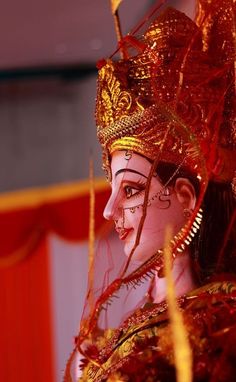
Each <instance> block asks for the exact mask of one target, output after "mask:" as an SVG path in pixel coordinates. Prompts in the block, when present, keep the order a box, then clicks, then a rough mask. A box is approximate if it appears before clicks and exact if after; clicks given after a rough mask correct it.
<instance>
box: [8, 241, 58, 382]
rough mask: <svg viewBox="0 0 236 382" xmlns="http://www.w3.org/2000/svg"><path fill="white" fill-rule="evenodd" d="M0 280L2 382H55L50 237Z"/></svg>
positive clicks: (9, 269)
mask: <svg viewBox="0 0 236 382" xmlns="http://www.w3.org/2000/svg"><path fill="white" fill-rule="evenodd" d="M0 280H1V288H0V302H1V312H0V324H1V326H0V328H1V329H0V330H1V333H0V364H1V366H0V381H4V382H16V381H17V382H42V381H45V382H53V381H54V375H53V354H52V338H51V312H50V287H49V285H50V284H49V267H48V248H47V240H46V239H44V240H42V241H41V242H40V245H39V246H38V247H37V249H36V250H35V251H33V252H32V253H31V255H30V256H28V257H27V258H26V259H25V260H23V261H21V262H19V263H17V264H16V265H15V266H14V267H10V268H3V269H0Z"/></svg>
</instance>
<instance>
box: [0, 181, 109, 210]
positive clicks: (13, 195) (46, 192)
mask: <svg viewBox="0 0 236 382" xmlns="http://www.w3.org/2000/svg"><path fill="white" fill-rule="evenodd" d="M94 188H95V192H99V191H103V190H104V191H105V190H107V189H108V188H109V185H108V183H107V182H106V180H105V179H104V178H102V177H101V178H95V179H94ZM86 194H89V180H88V179H86V180H82V181H79V182H71V183H64V184H63V183H59V184H54V185H51V186H46V187H35V188H29V189H23V190H17V191H9V192H4V193H0V213H1V212H7V211H12V210H19V209H27V208H35V207H38V206H39V205H41V204H44V203H50V202H57V201H61V200H65V199H69V198H73V197H79V196H83V195H86Z"/></svg>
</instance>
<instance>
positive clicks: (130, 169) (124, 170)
mask: <svg viewBox="0 0 236 382" xmlns="http://www.w3.org/2000/svg"><path fill="white" fill-rule="evenodd" d="M122 172H132V173H134V174H138V175H141V176H143V177H144V178H146V179H147V176H146V175H144V174H142V173H141V172H139V171H136V170H132V168H121V169H120V170H118V171H117V172H116V173H115V177H116V176H117V175H119V174H121V173H122Z"/></svg>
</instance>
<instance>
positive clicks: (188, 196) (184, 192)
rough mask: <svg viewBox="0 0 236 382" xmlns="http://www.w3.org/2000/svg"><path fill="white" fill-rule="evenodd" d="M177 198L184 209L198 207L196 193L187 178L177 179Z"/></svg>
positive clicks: (175, 188) (175, 187)
mask: <svg viewBox="0 0 236 382" xmlns="http://www.w3.org/2000/svg"><path fill="white" fill-rule="evenodd" d="M174 190H175V192H176V197H177V199H178V201H179V202H180V204H182V206H183V209H185V208H187V209H192V210H193V209H194V207H195V205H196V200H197V198H196V192H195V189H194V187H193V185H192V183H191V182H190V181H189V180H188V179H187V178H177V179H176V182H175V186H174Z"/></svg>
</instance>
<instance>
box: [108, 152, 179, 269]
mask: <svg viewBox="0 0 236 382" xmlns="http://www.w3.org/2000/svg"><path fill="white" fill-rule="evenodd" d="M150 170H151V163H150V162H149V161H148V160H147V159H146V158H144V157H142V156H140V155H138V154H135V153H130V154H129V155H127V153H126V152H125V151H116V152H114V153H113V154H112V159H111V175H112V180H111V196H110V198H109V200H108V202H107V205H106V207H105V210H104V217H105V218H106V219H108V220H113V221H114V222H115V228H116V231H117V232H118V234H119V238H120V240H122V241H123V242H124V251H125V254H126V255H127V256H129V254H130V253H131V251H132V248H133V247H134V245H135V240H136V237H137V234H138V229H139V224H140V219H141V218H142V215H143V205H144V196H145V189H146V184H147V180H148V176H149V173H150ZM183 208H184V207H183V203H182V202H181V201H180V200H179V198H178V195H177V193H176V191H175V189H174V188H173V187H169V186H167V187H164V186H163V184H162V183H161V181H160V180H159V178H158V175H156V174H155V175H154V176H153V177H152V179H151V183H150V188H149V195H148V203H147V209H146V218H145V221H144V224H143V229H142V232H141V236H140V240H139V244H138V246H137V248H136V249H135V251H134V253H133V256H132V259H133V260H136V261H145V260H147V259H148V258H149V257H151V256H152V255H153V254H154V253H155V252H156V251H157V250H158V249H161V248H163V246H164V242H165V235H166V227H167V226H171V229H172V232H173V234H174V235H175V234H176V233H177V232H179V231H180V229H181V228H182V227H183V225H184V224H185V222H186V218H185V217H184V214H183Z"/></svg>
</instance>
